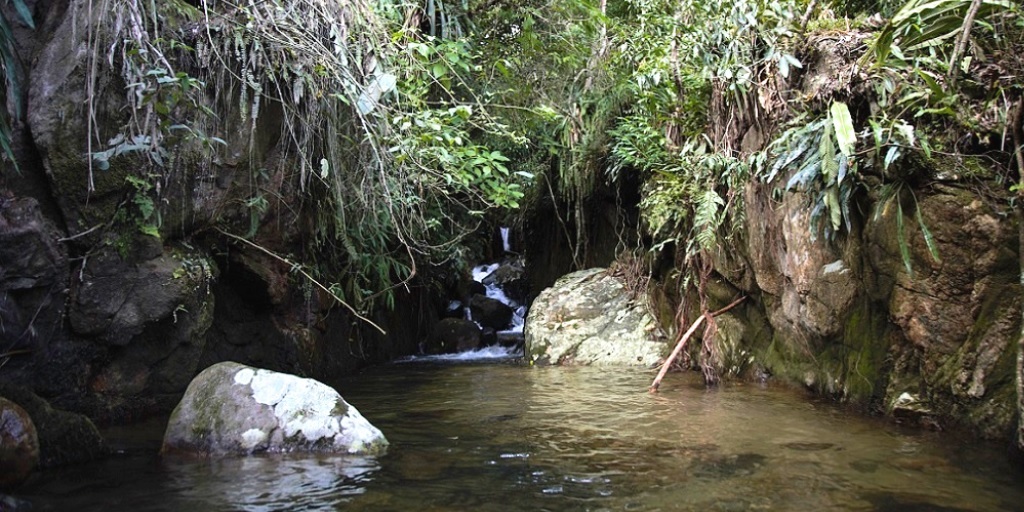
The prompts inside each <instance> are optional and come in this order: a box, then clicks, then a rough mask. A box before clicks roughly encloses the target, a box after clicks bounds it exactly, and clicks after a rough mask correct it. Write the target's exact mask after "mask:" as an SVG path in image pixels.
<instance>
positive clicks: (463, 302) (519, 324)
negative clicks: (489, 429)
mask: <svg viewBox="0 0 1024 512" xmlns="http://www.w3.org/2000/svg"><path fill="white" fill-rule="evenodd" d="M501 237H502V244H503V247H504V249H505V253H504V255H503V257H502V259H501V261H499V262H495V263H487V264H484V265H478V266H476V267H474V268H473V269H472V272H471V275H470V276H467V277H470V278H471V279H472V281H471V282H467V281H468V280H467V281H463V282H462V283H460V284H459V286H457V287H455V289H453V291H454V292H455V293H456V294H457V296H456V297H452V300H450V301H449V302H448V306H447V308H446V309H447V311H446V312H445V315H444V318H442V319H440V320H439V321H438V322H437V324H436V325H435V327H434V329H433V330H432V332H431V333H430V335H429V337H427V338H425V339H424V340H423V341H422V342H421V345H420V352H421V353H422V354H423V355H421V356H416V357H412V358H410V360H421V359H423V358H427V359H438V360H452V361H465V360H474V359H492V358H494V357H516V356H520V355H522V348H523V344H524V341H525V340H524V335H523V328H524V325H525V323H526V311H527V306H526V304H525V301H526V299H527V285H526V278H525V272H526V269H525V268H524V263H523V257H522V256H521V255H518V254H516V253H513V252H511V251H510V249H511V247H510V244H509V238H510V237H509V230H508V228H502V229H501ZM460 354H461V355H460Z"/></svg>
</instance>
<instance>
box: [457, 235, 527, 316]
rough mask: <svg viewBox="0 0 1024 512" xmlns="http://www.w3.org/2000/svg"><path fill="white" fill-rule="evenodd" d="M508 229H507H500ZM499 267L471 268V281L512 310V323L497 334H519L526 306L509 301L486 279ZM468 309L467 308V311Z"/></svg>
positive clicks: (495, 284)
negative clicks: (482, 286)
mask: <svg viewBox="0 0 1024 512" xmlns="http://www.w3.org/2000/svg"><path fill="white" fill-rule="evenodd" d="M502 229H508V228H502ZM506 243H507V238H506ZM500 266H501V264H500V263H491V264H489V265H478V266H476V267H473V280H474V281H476V282H478V283H480V284H482V285H484V289H485V290H486V294H487V297H488V298H490V299H494V300H497V301H498V302H501V303H502V304H504V305H506V306H508V307H510V308H512V322H511V324H510V325H509V326H508V328H506V329H502V330H499V331H498V334H503V333H521V332H523V325H524V324H525V323H526V306H525V305H523V304H520V303H519V302H517V301H515V300H513V299H510V298H509V297H508V295H507V294H506V293H505V290H503V289H502V288H501V285H500V284H498V283H496V282H494V281H489V280H488V279H487V278H488V277H489V276H490V275H492V274H494V272H495V271H497V270H498V268H499V267H500ZM468 310H469V308H467V311H468ZM466 318H467V319H468V320H472V318H471V317H469V316H467V317H466Z"/></svg>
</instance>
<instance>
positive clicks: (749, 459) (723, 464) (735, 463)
mask: <svg viewBox="0 0 1024 512" xmlns="http://www.w3.org/2000/svg"><path fill="white" fill-rule="evenodd" d="M765 459H766V457H765V456H764V455H761V454H758V453H739V454H732V455H721V456H716V457H712V458H708V459H705V460H700V461H697V462H696V463H694V465H693V475H694V476H696V477H698V478H731V477H734V476H745V475H750V474H753V473H754V472H755V471H757V470H758V469H760V468H761V467H762V466H764V462H765Z"/></svg>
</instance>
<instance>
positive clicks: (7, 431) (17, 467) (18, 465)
mask: <svg viewBox="0 0 1024 512" xmlns="http://www.w3.org/2000/svg"><path fill="white" fill-rule="evenodd" d="M38 464H39V437H38V436H37V435H36V427H35V425H34V424H33V423H32V418H30V417H29V416H28V413H27V412H25V409H22V408H21V407H18V404H15V403H14V402H11V401H10V400H8V399H6V398H4V397H0V489H2V488H5V487H13V486H15V485H18V484H20V483H22V482H24V481H25V479H26V478H28V476H29V475H30V474H31V473H32V470H34V469H35V468H36V466H37V465H38Z"/></svg>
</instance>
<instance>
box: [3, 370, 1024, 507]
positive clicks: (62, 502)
mask: <svg viewBox="0 0 1024 512" xmlns="http://www.w3.org/2000/svg"><path fill="white" fill-rule="evenodd" d="M491 357H492V359H489V360H486V361H476V362H465V361H461V362H453V361H437V360H426V361H424V360H414V361H407V362H404V363H401V364H392V365H387V366H383V367H378V368H373V369H371V370H369V371H367V372H364V373H363V374H361V375H359V376H357V377H356V378H353V379H351V380H346V381H342V382H338V383H335V385H336V387H337V388H338V389H339V390H340V391H341V393H342V394H343V395H344V396H345V397H346V399H347V400H349V401H350V402H351V403H353V404H354V405H355V406H356V407H358V408H359V409H360V411H361V412H362V413H363V415H365V416H366V417H367V418H369V419H370V421H371V422H373V423H374V424H376V425H377V426H378V427H380V428H381V429H382V430H383V431H384V432H385V434H386V435H387V436H388V438H389V440H390V441H391V444H392V445H391V447H390V449H389V450H388V453H387V454H386V455H384V456H381V457H377V458H373V457H324V456H318V457H295V456H267V457H249V458H238V459H227V460H220V461H207V460H160V459H159V458H158V457H157V456H155V450H156V449H157V447H158V444H159V440H158V438H159V435H160V431H159V425H158V424H154V425H153V428H151V429H148V430H147V429H145V428H142V429H140V428H137V427H136V428H132V429H121V430H120V431H111V432H108V435H110V436H111V439H114V441H113V443H114V444H115V446H120V447H121V448H122V449H123V450H124V452H125V453H124V454H123V455H121V456H118V457H113V458H111V459H108V460H106V461H104V462H99V463H95V464H89V465H85V466H78V467H74V468H68V469H64V470H60V471H56V472H50V473H46V474H44V475H41V476H40V477H39V478H37V480H36V481H35V482H33V483H31V484H30V485H29V486H28V487H27V488H25V489H23V492H20V493H19V494H18V495H17V497H18V499H22V500H27V501H30V502H32V503H33V505H34V510H186V511H189V512H199V511H207V510H211V511H212V510H346V511H348V510H355V511H364V510H365V511H391V510H394V511H419V510H426V511H467V510H472V511H492V510H493V511H507V510H522V511H542V510H551V511H556V510H566V511H581V510H594V511H598V510H644V511H649V510H652V511H653V510H665V511H668V510H700V511H703V510H800V511H802V510H878V511H882V510H884V511H888V510H892V511H897V510H898V511H908V510H909V511H913V510H978V511H985V510H1020V509H1022V508H1024V472H1022V470H1021V468H1020V467H1018V466H1014V465H1011V464H1010V463H1009V462H1008V458H1007V455H1006V453H1005V452H1004V451H1003V450H999V449H997V448H995V447H992V446H988V445H985V444H981V443H977V442H961V441H960V440H958V439H956V438H954V437H952V436H950V435H948V434H945V435H944V434H936V433H931V432H920V431H914V430H903V429H900V428H898V427H896V426H893V425H890V424H888V423H886V422H883V421H881V420H876V419H872V418H865V417H863V416H860V415H857V414H853V413H850V412H847V411H844V410H842V409H840V408H837V407H834V406H832V405H831V404H828V403H821V402H815V401H812V400H810V399H809V398H808V397H806V396H803V395H802V394H800V393H795V392H792V391H789V390H782V389H771V388H768V389H765V388H761V387H758V386H756V385H741V384H733V385H728V386H725V387H722V388H719V389H715V390H705V389H704V388H703V387H702V386H701V385H700V383H699V381H697V380H695V379H694V378H691V377H690V376H686V375H681V374H671V375H669V376H668V378H667V379H666V380H665V381H664V383H663V384H662V388H661V389H662V391H661V392H660V393H658V394H657V395H651V394H648V393H647V391H646V389H647V386H648V385H649V384H650V380H651V378H652V377H653V375H652V373H651V372H649V371H644V370H628V369H627V370H624V369H609V368H591V367H572V368H560V367H544V368H540V367H528V366H522V365H518V364H515V363H513V362H512V361H510V360H507V359H505V360H502V359H493V357H498V355H492V356H491ZM2 508H3V507H2V505H0V509H2Z"/></svg>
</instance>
